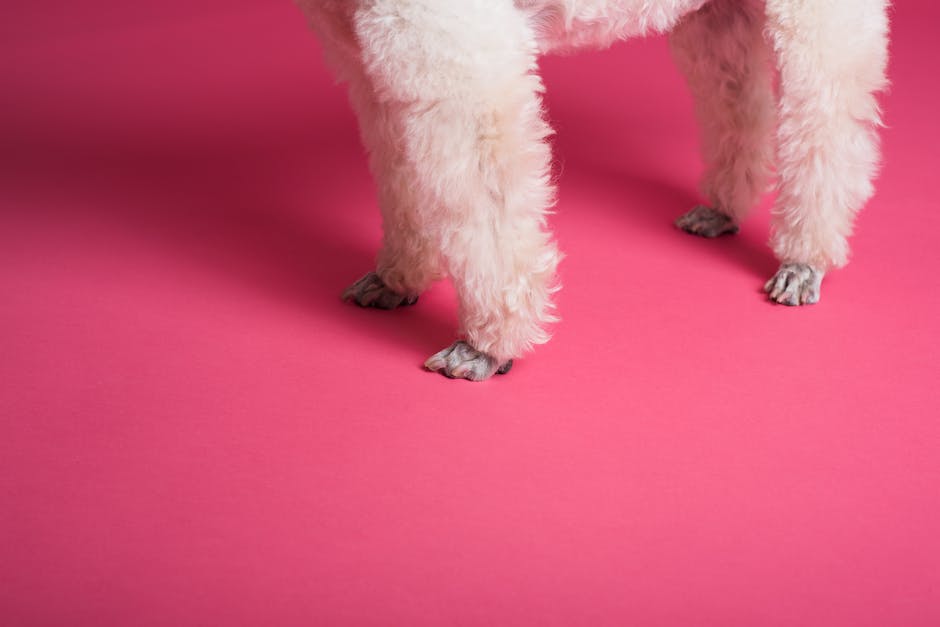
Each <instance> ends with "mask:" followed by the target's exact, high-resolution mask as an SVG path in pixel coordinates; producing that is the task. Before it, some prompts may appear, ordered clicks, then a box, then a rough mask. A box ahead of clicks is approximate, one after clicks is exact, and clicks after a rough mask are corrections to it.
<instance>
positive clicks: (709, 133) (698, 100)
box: [670, 0, 775, 237]
mask: <svg viewBox="0 0 940 627" xmlns="http://www.w3.org/2000/svg"><path fill="white" fill-rule="evenodd" d="M763 26H764V12H763V7H762V6H761V3H759V2H756V1H755V0H713V1H712V2H710V3H709V4H707V5H705V6H704V7H703V8H701V9H699V10H698V11H696V12H694V13H690V14H689V15H687V16H685V17H684V18H683V19H682V21H681V22H680V23H679V24H678V26H677V27H676V28H675V29H674V30H673V32H672V34H671V35H670V44H671V47H672V51H673V55H674V57H675V59H676V62H677V64H678V66H679V68H680V70H681V71H682V73H683V74H684V75H685V77H686V80H687V81H688V84H689V87H690V89H691V91H692V95H693V97H694V99H695V109H696V116H697V117H698V120H699V124H700V125H701V129H702V152H703V158H704V161H705V165H706V170H705V176H704V179H703V181H702V192H703V193H704V195H705V197H706V198H707V199H708V202H709V206H705V205H699V206H697V207H694V208H693V209H692V210H691V211H689V212H688V213H686V214H685V215H683V216H681V217H680V218H679V219H678V220H676V226H678V227H679V228H680V229H682V230H684V231H686V232H688V233H693V234H695V235H701V236H704V237H717V236H719V235H723V234H726V233H736V232H737V231H738V224H739V222H740V220H741V218H743V217H744V215H745V214H746V213H747V211H748V210H750V208H751V207H752V206H753V205H755V204H756V203H757V202H758V201H759V199H760V196H761V194H763V193H764V191H765V190H766V189H767V186H768V181H769V173H770V164H771V161H772V156H773V130H774V120H775V110H774V96H773V84H772V75H773V73H772V63H771V59H770V47H769V45H768V43H767V42H766V41H765V39H764V36H763Z"/></svg>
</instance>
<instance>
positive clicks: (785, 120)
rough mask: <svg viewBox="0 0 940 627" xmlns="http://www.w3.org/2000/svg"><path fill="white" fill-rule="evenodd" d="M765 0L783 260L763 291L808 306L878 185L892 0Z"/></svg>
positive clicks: (842, 256)
mask: <svg viewBox="0 0 940 627" xmlns="http://www.w3.org/2000/svg"><path fill="white" fill-rule="evenodd" d="M766 4H767V17H768V31H769V33H770V35H771V37H772V39H773V44H774V49H775V51H776V55H777V61H778V65H779V69H780V78H781V80H780V88H781V94H780V103H779V111H780V112H779V116H780V125H779V129H778V139H777V143H778V157H777V159H778V166H777V169H778V171H779V177H780V180H779V194H778V196H777V201H776V205H775V206H774V210H773V217H772V227H773V234H772V236H771V244H772V246H773V249H774V252H775V254H776V255H777V258H778V259H779V260H780V262H781V266H780V270H779V271H778V272H777V274H776V275H775V276H774V277H773V278H771V279H770V281H768V282H767V284H766V285H765V287H764V289H765V290H766V291H767V292H768V294H769V296H770V298H771V299H772V300H775V301H776V302H778V303H783V304H787V305H801V304H809V303H815V302H816V301H817V300H819V286H820V282H821V281H822V277H823V275H824V274H825V272H826V271H828V270H830V269H831V268H835V267H840V266H843V265H845V263H846V262H847V260H848V253H849V246H848V237H849V235H850V233H851V230H852V223H853V220H854V217H855V214H856V212H857V211H858V210H859V209H860V208H861V206H862V205H863V204H864V203H865V202H866V201H867V200H868V198H869V197H870V196H871V195H872V193H873V191H874V190H873V186H872V179H873V178H874V175H875V173H876V171H877V167H878V162H879V149H878V135H877V126H878V125H879V124H880V112H879V107H878V102H877V100H876V98H875V94H876V92H878V91H880V90H881V89H883V88H884V87H885V85H886V78H885V66H886V63H887V34H888V20H887V15H886V9H887V5H888V2H887V1H886V0H832V1H830V2H806V1H804V0H766Z"/></svg>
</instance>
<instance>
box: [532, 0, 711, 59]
mask: <svg viewBox="0 0 940 627" xmlns="http://www.w3.org/2000/svg"><path fill="white" fill-rule="evenodd" d="M513 1H514V2H515V4H516V6H517V7H519V8H520V9H522V10H524V11H526V12H527V13H529V14H530V15H532V19H533V21H534V23H535V24H536V26H537V31H538V34H537V36H538V39H539V45H540V47H541V48H542V50H543V51H546V52H547V51H550V50H554V49H559V48H560V49H564V48H580V47H604V46H608V45H610V44H611V43H613V42H614V41H616V40H618V39H626V38H629V37H638V36H642V35H645V34H647V33H651V32H660V33H661V32H666V31H669V30H671V29H672V27H673V26H674V25H675V24H676V23H677V22H678V21H679V20H680V19H681V18H682V16H684V15H686V14H687V13H690V12H691V11H695V10H697V9H699V8H700V7H701V6H702V5H704V4H706V3H707V2H708V0H513Z"/></svg>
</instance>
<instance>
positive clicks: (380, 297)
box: [343, 272, 418, 309]
mask: <svg viewBox="0 0 940 627" xmlns="http://www.w3.org/2000/svg"><path fill="white" fill-rule="evenodd" d="M343 300H352V301H353V302H354V303H356V304H357V305H359V306H360V307H375V308H377V309H395V308H396V307H401V306H404V305H414V304H415V303H416V302H418V295H417V294H399V293H398V292H395V291H392V290H391V289H390V288H389V287H387V286H386V285H385V283H384V282H383V281H382V279H380V278H379V275H377V274H376V273H375V272H370V273H369V274H367V275H365V276H364V277H362V278H361V279H359V280H358V281H356V282H355V283H353V284H352V285H350V286H349V287H347V288H346V291H345V292H343Z"/></svg>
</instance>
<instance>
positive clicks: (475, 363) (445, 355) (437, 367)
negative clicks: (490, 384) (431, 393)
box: [424, 340, 512, 381]
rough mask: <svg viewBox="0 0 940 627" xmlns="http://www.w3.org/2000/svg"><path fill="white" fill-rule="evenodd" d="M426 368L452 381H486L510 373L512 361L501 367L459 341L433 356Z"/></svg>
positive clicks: (490, 358)
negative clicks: (497, 375)
mask: <svg viewBox="0 0 940 627" xmlns="http://www.w3.org/2000/svg"><path fill="white" fill-rule="evenodd" d="M424 367H425V368H426V369H428V370H430V371H432V372H440V373H441V374H443V375H444V376H445V377H448V378H450V379H467V380H469V381H484V380H486V379H489V378H490V377H492V376H493V375H494V374H506V373H507V372H509V371H510V370H511V369H512V360H511V359H510V360H509V361H507V362H505V363H504V364H502V365H500V364H499V363H498V362H497V361H496V359H494V358H493V357H490V356H489V355H487V354H486V353H484V352H482V351H478V350H477V349H475V348H473V347H472V346H470V345H469V344H467V343H466V342H464V341H462V340H458V341H457V342H454V343H453V344H451V345H450V346H448V347H447V348H445V349H444V350H442V351H440V352H439V353H436V354H434V355H432V356H431V357H430V358H429V359H428V360H427V361H426V362H424Z"/></svg>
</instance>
